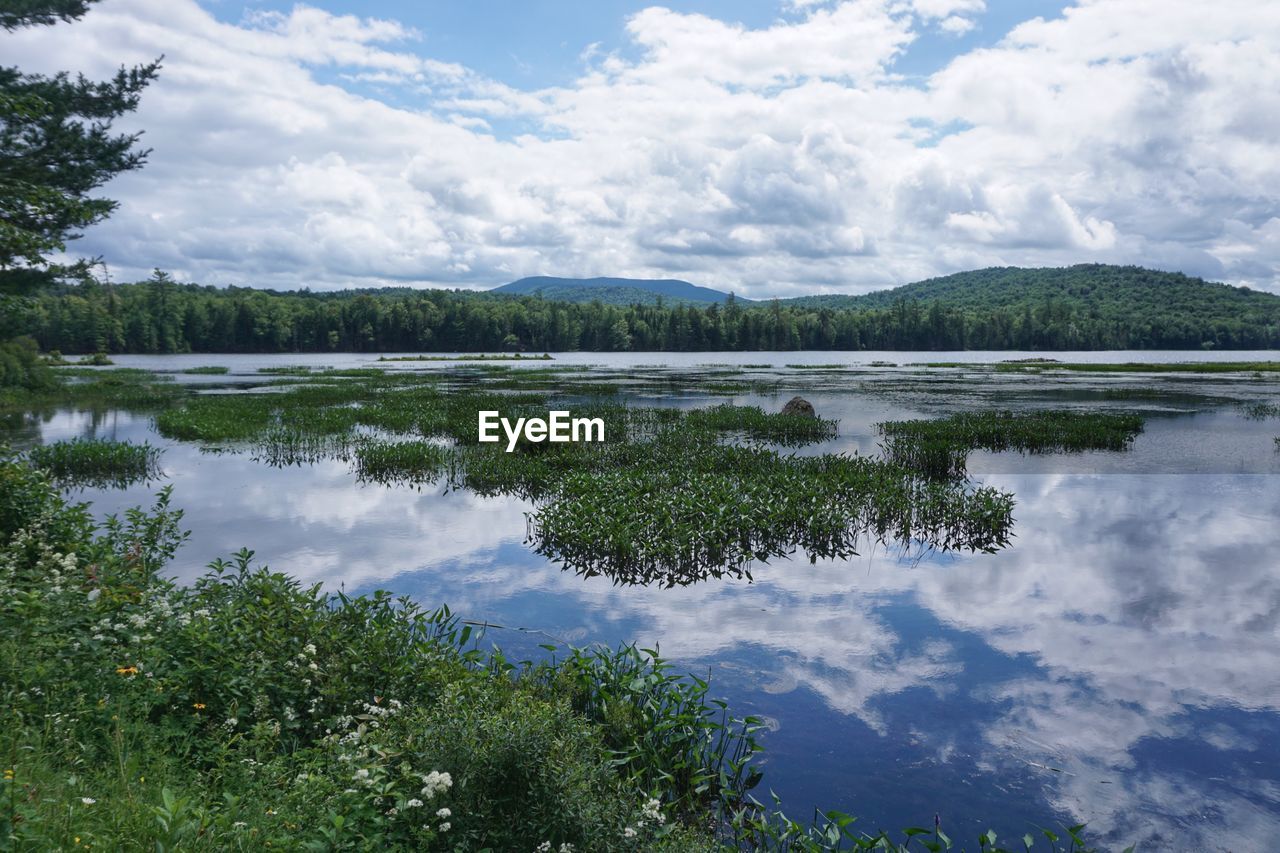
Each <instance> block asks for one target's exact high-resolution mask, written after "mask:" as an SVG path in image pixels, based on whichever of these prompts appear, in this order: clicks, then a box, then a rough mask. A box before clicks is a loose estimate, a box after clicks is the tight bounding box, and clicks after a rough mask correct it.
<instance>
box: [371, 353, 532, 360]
mask: <svg viewBox="0 0 1280 853" xmlns="http://www.w3.org/2000/svg"><path fill="white" fill-rule="evenodd" d="M378 361H554V359H553V358H552V356H551V353H548V352H544V353H543V354H542V355H524V354H522V353H518V352H514V353H494V354H486V353H474V354H471V353H468V354H465V355H395V356H386V355H383V356H379V357H378Z"/></svg>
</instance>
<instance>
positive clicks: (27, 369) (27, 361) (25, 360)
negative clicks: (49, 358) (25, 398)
mask: <svg viewBox="0 0 1280 853" xmlns="http://www.w3.org/2000/svg"><path fill="white" fill-rule="evenodd" d="M57 386H58V377H57V375H56V374H55V373H54V372H53V370H52V369H51V368H50V367H49V365H48V364H46V363H45V362H44V361H43V360H41V358H40V349H39V347H38V346H37V345H36V342H35V340H33V339H32V338H28V337H22V338H14V339H12V340H8V341H0V390H11V391H12V390H19V391H49V390H52V389H53V388H56V387H57Z"/></svg>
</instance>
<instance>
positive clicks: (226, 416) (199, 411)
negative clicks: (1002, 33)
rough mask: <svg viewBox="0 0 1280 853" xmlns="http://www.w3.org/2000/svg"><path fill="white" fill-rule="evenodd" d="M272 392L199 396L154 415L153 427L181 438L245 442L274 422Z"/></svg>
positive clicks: (275, 402) (274, 409)
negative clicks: (154, 423) (154, 422)
mask: <svg viewBox="0 0 1280 853" xmlns="http://www.w3.org/2000/svg"><path fill="white" fill-rule="evenodd" d="M275 396H276V395H274V394H216V395H215V394H211V395H201V396H199V397H195V398H193V399H191V400H189V401H188V402H187V403H185V404H184V405H182V406H180V407H178V408H174V409H166V410H165V411H163V412H161V413H160V414H158V415H156V430H157V431H158V432H159V433H160V434H161V435H163V436H165V437H166V438H176V439H180V440H182V441H209V442H220V441H246V440H249V439H253V438H256V437H258V436H260V435H262V434H263V433H265V432H266V431H267V429H268V428H269V427H271V426H272V424H274V423H275V420H276V418H275V413H276V410H277V408H278V402H279V401H277V400H274V399H272V398H273V397H275Z"/></svg>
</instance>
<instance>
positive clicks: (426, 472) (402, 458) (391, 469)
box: [352, 440, 451, 485]
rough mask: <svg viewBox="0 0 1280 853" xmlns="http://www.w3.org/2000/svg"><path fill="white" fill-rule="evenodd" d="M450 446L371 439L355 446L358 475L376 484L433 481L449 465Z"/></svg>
mask: <svg viewBox="0 0 1280 853" xmlns="http://www.w3.org/2000/svg"><path fill="white" fill-rule="evenodd" d="M450 458H451V453H450V451H449V449H448V448H447V447H444V446H442V445H440V444H438V443H436V442H431V441H385V440H368V441H362V442H359V443H357V444H356V445H355V447H354V450H353V453H352V460H353V462H354V465H355V472H356V476H357V477H358V478H359V479H360V480H361V481H366V482H374V483H384V484H386V483H408V484H411V485H419V484H422V483H433V482H435V481H436V480H437V479H439V477H440V474H441V473H442V472H443V471H444V469H445V467H446V465H448V462H449V459H450Z"/></svg>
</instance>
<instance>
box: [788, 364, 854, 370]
mask: <svg viewBox="0 0 1280 853" xmlns="http://www.w3.org/2000/svg"><path fill="white" fill-rule="evenodd" d="M786 366H787V367H788V368H789V369H791V370H849V369H851V367H852V365H848V364H788V365H786Z"/></svg>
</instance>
